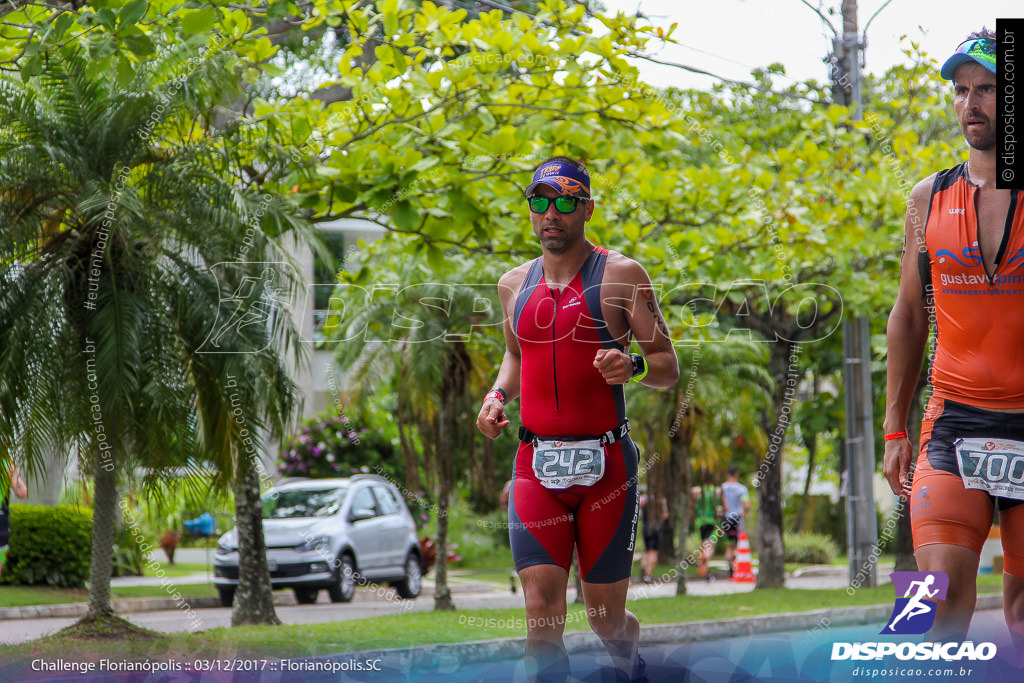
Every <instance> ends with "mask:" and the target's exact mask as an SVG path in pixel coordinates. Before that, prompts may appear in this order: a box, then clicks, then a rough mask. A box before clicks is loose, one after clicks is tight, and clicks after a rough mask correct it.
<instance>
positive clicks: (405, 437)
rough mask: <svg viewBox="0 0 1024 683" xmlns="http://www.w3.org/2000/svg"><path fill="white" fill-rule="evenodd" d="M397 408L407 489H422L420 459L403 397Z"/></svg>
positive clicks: (396, 416)
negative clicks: (417, 455) (410, 430)
mask: <svg viewBox="0 0 1024 683" xmlns="http://www.w3.org/2000/svg"><path fill="white" fill-rule="evenodd" d="M398 401H399V404H398V407H397V408H396V409H395V424H396V425H397V426H398V442H399V444H400V445H401V447H402V458H403V460H404V461H405V489H406V490H407V491H419V490H420V488H421V487H420V471H419V466H420V464H419V461H418V459H417V457H416V447H415V445H414V440H413V438H412V434H410V433H409V424H408V420H406V418H405V414H406V413H405V411H406V408H405V407H404V406H403V405H402V403H401V401H402V399H401V397H399V399H398Z"/></svg>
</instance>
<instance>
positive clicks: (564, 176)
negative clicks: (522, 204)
mask: <svg viewBox="0 0 1024 683" xmlns="http://www.w3.org/2000/svg"><path fill="white" fill-rule="evenodd" d="M538 185H548V186H550V187H553V188H555V189H556V190H558V192H559V193H560V194H562V195H566V196H570V197H589V196H590V174H589V173H587V169H585V168H583V167H582V166H580V165H578V164H570V163H566V162H564V161H549V162H548V163H546V164H544V165H543V166H541V167H540V168H538V169H537V172H536V173H534V174H533V182H532V183H530V186H529V187H528V188H526V196H527V197H531V196H533V193H534V191H535V190H536V189H537V186H538Z"/></svg>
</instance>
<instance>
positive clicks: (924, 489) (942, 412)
mask: <svg viewBox="0 0 1024 683" xmlns="http://www.w3.org/2000/svg"><path fill="white" fill-rule="evenodd" d="M977 191H978V187H977V186H976V185H974V184H973V183H972V182H971V181H970V179H969V178H968V176H967V164H966V163H963V164H960V165H959V166H956V167H954V168H951V169H947V170H945V171H942V172H941V173H938V174H937V175H936V177H935V182H934V184H933V185H932V191H931V201H930V202H929V206H928V216H927V219H926V222H925V242H926V245H927V253H922V254H921V255H920V258H919V261H918V265H919V270H920V272H921V281H922V286H923V288H924V290H923V291H924V295H925V296H929V297H931V299H932V302H933V304H934V311H935V321H936V338H935V352H934V355H933V357H932V359H931V369H930V373H929V379H930V382H931V386H932V389H933V393H932V397H931V399H930V400H929V402H928V406H927V408H926V409H925V414H924V421H923V423H922V425H921V448H920V452H919V455H918V459H917V467H916V469H915V470H914V475H913V489H912V492H911V508H910V515H911V521H912V525H913V535H914V547H915V549H916V548H919V547H921V546H923V545H927V544H931V543H950V544H954V545H960V546H964V547H967V548H970V549H972V550H973V551H974V552H976V553H979V554H980V552H981V547H982V545H983V544H984V542H985V539H986V538H987V536H988V531H989V528H990V527H991V525H992V517H993V509H994V508H998V510H999V514H1000V522H999V523H1000V527H1001V532H1002V533H1001V536H1002V539H1003V551H1004V557H1005V563H1004V568H1005V571H1006V572H1007V573H1009V574H1013V575H1014V576H1020V577H1024V506H1022V505H1020V503H1022V502H1024V451H1022V450H1021V449H1024V443H1020V442H1024V413H1006V412H997V411H998V410H1012V409H1024V343H1022V340H1024V207H1022V206H1021V205H1020V201H1019V193H1018V192H1017V191H1016V190H1014V191H1013V193H1012V197H1011V200H1010V208H1009V211H1008V215H1007V220H1006V225H1005V226H1004V229H1003V236H1002V241H1001V243H1000V244H999V250H998V252H997V254H996V259H995V271H994V273H993V274H992V275H991V276H990V275H989V274H988V273H987V272H986V271H985V266H984V263H983V262H982V258H981V249H980V247H979V245H978V219H977V210H976V209H977V206H976V193H977ZM909 246H910V245H908V248H909Z"/></svg>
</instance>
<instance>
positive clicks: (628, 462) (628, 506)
mask: <svg viewBox="0 0 1024 683" xmlns="http://www.w3.org/2000/svg"><path fill="white" fill-rule="evenodd" d="M607 259H608V250H607V249H602V248H600V247H595V248H594V250H593V251H592V252H591V253H590V255H589V256H588V257H587V260H586V261H585V262H584V264H583V267H582V268H581V269H580V272H579V273H577V275H576V276H575V277H574V278H573V279H572V281H571V282H570V283H569V284H568V285H567V286H565V287H564V288H562V289H561V290H558V289H553V288H551V287H549V286H548V285H547V283H546V282H545V280H544V273H543V268H542V266H541V259H539V258H538V259H536V260H535V261H534V262H533V264H532V265H531V267H530V270H529V272H528V273H527V276H526V280H525V281H524V282H523V286H522V287H521V288H520V290H519V293H518V295H517V297H516V305H515V312H514V317H513V322H512V325H513V330H514V331H515V334H516V338H517V340H518V341H519V350H520V358H521V362H522V370H521V379H522V381H521V392H522V393H521V396H520V401H521V406H522V408H521V416H522V420H523V428H522V429H520V432H519V437H520V440H521V443H520V446H519V449H518V450H517V452H516V459H515V465H514V470H513V478H512V482H513V483H512V490H511V494H510V496H509V504H508V519H509V537H510V540H511V543H512V558H513V559H514V560H515V566H516V570H517V571H518V570H522V569H524V568H526V567H530V566H533V565H538V564H555V565H558V566H560V567H562V568H563V569H565V570H566V571H568V570H569V565H570V563H571V561H572V551H573V546H574V545H575V547H576V551H577V554H578V556H579V563H580V572H581V576H582V578H583V580H584V581H588V582H591V583H614V582H616V581H621V580H622V579H626V578H629V575H630V571H631V568H632V565H633V545H634V541H635V539H636V527H637V521H638V516H639V504H638V503H639V501H638V496H637V459H638V454H637V449H636V446H635V445H634V444H633V442H632V441H631V440H630V438H629V435H628V433H627V431H628V422H627V421H626V415H625V401H624V400H623V393H622V385H609V384H608V383H607V382H606V381H605V379H604V377H603V376H602V375H601V373H600V371H599V370H598V369H597V368H595V367H594V356H595V354H596V353H597V350H598V349H601V348H615V349H618V350H620V351H621V350H623V346H622V345H621V344H619V343H618V342H616V341H615V340H614V339H613V338H612V336H611V334H610V333H609V332H608V328H607V324H606V323H605V320H604V316H603V314H602V312H601V282H602V280H603V277H604V266H605V262H606V261H607ZM581 440H590V441H591V442H592V444H591V445H592V446H593V447H594V450H592V451H591V453H590V454H588V456H587V457H588V458H590V457H591V455H596V456H597V458H598V459H600V460H602V462H603V464H602V466H601V468H600V475H595V476H593V477H592V479H593V480H592V481H588V483H585V484H577V483H572V484H571V485H568V486H566V485H562V484H560V483H559V482H557V481H553V480H552V479H551V478H549V477H548V476H547V473H546V472H545V470H547V469H551V470H552V472H553V471H554V470H555V469H557V468H558V465H559V464H560V463H558V462H554V461H545V460H542V459H540V458H539V456H538V446H537V444H538V443H541V442H547V443H549V444H551V445H552V448H563V449H565V450H562V451H561V452H560V457H564V458H565V462H566V463H568V462H569V461H570V458H571V457H572V456H573V455H574V453H573V451H572V450H571V447H569V446H568V445H569V444H573V443H577V442H579V441H581ZM595 442H596V443H595ZM542 452H543V451H542ZM549 466H550V467H549ZM561 474H567V472H565V471H564V470H563V471H562V472H561ZM565 479H566V480H570V481H571V480H572V477H571V476H566V477H565Z"/></svg>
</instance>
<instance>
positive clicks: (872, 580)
mask: <svg viewBox="0 0 1024 683" xmlns="http://www.w3.org/2000/svg"><path fill="white" fill-rule="evenodd" d="M842 3H843V4H842V15H843V30H842V33H841V34H840V35H837V36H836V38H835V39H834V40H833V43H832V44H833V55H834V59H835V61H834V63H833V84H834V85H833V93H834V96H835V98H836V102H837V103H839V104H842V105H844V106H846V107H849V108H851V109H852V110H853V118H854V120H855V121H859V120H860V118H861V50H862V48H863V47H864V46H863V44H862V43H861V40H860V37H859V36H858V34H857V1H856V0H842ZM843 361H844V362H843V384H844V387H845V395H846V531H847V534H846V539H847V540H846V543H847V552H848V556H849V558H850V583H851V585H855V586H868V587H872V588H873V587H875V586H877V585H878V573H877V571H876V566H875V562H874V561H872V559H871V554H872V551H873V550H874V549H875V547H876V544H877V542H878V522H877V518H876V517H875V496H874V488H873V479H874V474H875V440H874V434H873V424H872V423H873V420H872V405H871V403H872V402H871V327H870V325H869V323H868V319H867V317H866V316H858V317H857V318H856V319H855V320H852V321H851V320H849V319H844V320H843Z"/></svg>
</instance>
